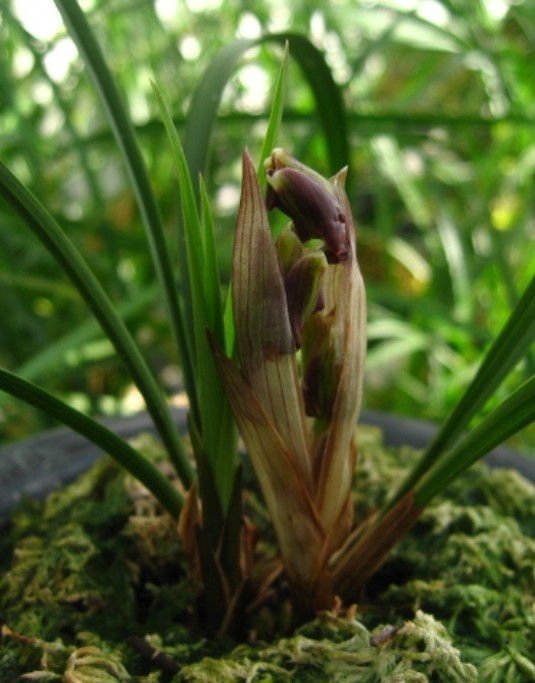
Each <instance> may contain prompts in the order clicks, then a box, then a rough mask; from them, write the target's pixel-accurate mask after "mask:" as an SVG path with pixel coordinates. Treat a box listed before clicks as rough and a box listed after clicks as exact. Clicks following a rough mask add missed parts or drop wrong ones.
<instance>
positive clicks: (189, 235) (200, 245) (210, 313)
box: [153, 84, 238, 510]
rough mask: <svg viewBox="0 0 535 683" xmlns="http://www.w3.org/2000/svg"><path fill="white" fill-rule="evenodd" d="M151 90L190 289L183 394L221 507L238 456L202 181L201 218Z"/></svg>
mask: <svg viewBox="0 0 535 683" xmlns="http://www.w3.org/2000/svg"><path fill="white" fill-rule="evenodd" d="M153 90H154V92H155V95H156V98H157V101H158V106H159V109H160V113H161V115H162V118H163V121H164V125H165V128H166V131H167V135H168V138H169V142H170V144H171V149H172V151H173V158H174V161H175V163H176V165H177V168H178V185H179V191H180V196H181V200H182V202H181V203H182V226H183V230H184V241H185V246H186V255H187V274H188V277H189V283H188V284H189V286H188V288H187V292H189V293H190V294H191V301H190V302H189V303H190V305H189V306H187V308H188V309H189V310H191V315H192V319H191V322H190V324H189V325H188V348H189V352H190V353H191V356H190V362H191V364H192V368H193V369H194V372H195V384H194V387H193V389H192V391H191V394H190V392H189V391H188V395H189V397H190V404H191V406H192V413H193V415H194V420H195V427H196V431H197V432H198V434H199V435H200V439H199V444H201V443H202V450H203V453H204V454H205V456H206V458H207V459H208V461H209V463H210V466H211V468H212V473H213V476H214V478H215V483H216V489H217V492H218V495H219V497H220V503H221V506H222V508H223V510H226V507H227V505H228V504H229V501H230V497H231V494H232V487H233V481H234V476H235V470H236V467H237V464H238V456H237V447H236V437H235V434H234V429H233V420H232V414H231V411H230V407H229V405H228V401H227V398H226V395H225V390H224V387H223V383H222V380H221V378H220V376H219V373H218V372H217V368H216V365H215V361H214V358H213V355H212V352H211V350H210V348H209V345H208V340H207V337H206V330H207V329H209V330H211V331H212V332H213V334H215V335H216V337H217V339H218V341H219V343H220V344H222V345H224V344H225V340H224V338H223V333H224V324H223V306H222V302H221V288H220V283H219V275H218V268H217V260H216V248H215V241H214V232H213V225H212V219H211V213H210V207H209V202H208V198H207V196H206V193H205V191H204V188H203V186H202V184H201V192H202V205H203V220H202V221H201V220H200V219H199V215H198V212H197V207H196V203H195V195H194V190H193V183H192V179H191V176H190V173H189V168H188V164H187V162H186V157H185V154H184V149H183V147H182V144H181V142H180V139H179V137H178V134H177V132H176V129H175V127H174V124H173V121H172V118H171V113H170V109H169V106H168V104H167V103H166V102H165V99H164V97H163V95H162V93H161V92H160V91H159V90H158V88H157V86H156V85H154V84H153ZM183 275H184V273H183Z"/></svg>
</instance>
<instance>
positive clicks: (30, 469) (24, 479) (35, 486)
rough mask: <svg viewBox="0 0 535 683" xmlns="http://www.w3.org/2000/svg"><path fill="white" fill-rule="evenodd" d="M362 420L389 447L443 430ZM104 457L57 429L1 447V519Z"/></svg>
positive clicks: (134, 422) (499, 458)
mask: <svg viewBox="0 0 535 683" xmlns="http://www.w3.org/2000/svg"><path fill="white" fill-rule="evenodd" d="M173 417H174V419H175V421H176V423H177V425H178V427H179V428H180V429H181V430H185V425H186V413H185V411H184V410H182V409H173ZM360 421H361V422H362V423H364V424H369V425H373V426H377V427H379V428H380V429H381V430H382V431H383V435H384V441H385V444H386V445H387V446H401V445H409V446H413V447H415V448H424V447H425V446H426V445H427V443H428V442H429V441H430V439H431V438H432V437H433V435H434V433H435V432H436V430H437V426H436V425H435V424H433V423H431V422H424V421H421V420H413V419H408V418H404V417H397V416H395V415H389V414H386V413H380V412H374V411H364V412H363V414H362V416H361V419H360ZM103 422H104V423H105V424H106V426H107V427H108V428H109V429H111V430H113V431H114V432H116V433H117V434H119V435H121V436H122V437H124V438H131V437H134V436H135V435H136V434H139V433H141V432H147V431H153V426H152V422H151V420H150V417H149V416H148V415H147V414H146V413H140V414H139V415H135V416H133V417H125V418H114V419H107V420H104V421H103ZM100 455H101V452H100V451H99V450H98V448H97V447H96V446H94V445H93V444H92V443H90V442H89V441H87V440H86V439H85V438H84V437H82V436H80V435H78V434H76V433H75V432H73V431H71V430H70V429H66V428H58V429H52V430H50V431H47V432H44V433H42V434H38V435H37V436H34V437H31V438H29V439H25V440H23V441H20V442H17V443H15V444H10V445H8V446H4V447H3V448H0V521H1V520H4V521H5V520H6V519H7V517H8V514H9V510H10V509H11V508H12V507H13V505H14V504H15V503H16V502H17V501H18V500H20V498H21V496H22V495H24V494H26V495H29V496H33V497H38V498H40V497H43V496H44V495H46V494H47V493H48V492H50V491H52V490H53V489H55V488H58V487H59V486H61V485H62V484H65V483H67V482H69V481H72V480H73V479H75V478H76V477H77V476H78V475H79V474H80V473H81V472H83V471H84V470H86V469H87V468H88V467H89V466H90V465H91V464H92V463H93V462H94V461H95V460H96V459H97V458H98V457H100ZM486 461H487V463H488V464H489V465H491V466H492V467H511V468H514V469H516V470H517V471H518V472H520V473H521V474H523V475H524V476H525V477H527V478H528V479H530V480H531V481H533V482H535V458H530V457H526V456H523V455H520V454H519V453H517V452H516V451H514V450H512V449H510V448H506V447H500V448H497V449H496V450H494V451H493V452H492V453H491V454H489V455H488V456H487V458H486Z"/></svg>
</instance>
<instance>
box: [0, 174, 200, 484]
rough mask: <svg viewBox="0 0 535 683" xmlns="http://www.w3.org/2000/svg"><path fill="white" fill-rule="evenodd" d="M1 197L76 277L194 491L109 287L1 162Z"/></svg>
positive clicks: (178, 442)
mask: <svg viewBox="0 0 535 683" xmlns="http://www.w3.org/2000/svg"><path fill="white" fill-rule="evenodd" d="M0 192H1V193H2V194H3V195H4V197H5V199H6V200H7V201H8V202H9V203H10V204H11V206H12V207H13V209H14V210H15V211H16V212H17V213H18V214H19V215H20V217H21V218H22V219H23V220H24V221H25V222H26V223H27V225H28V227H29V228H30V229H31V230H32V231H33V233H34V234H35V235H36V236H37V237H38V239H39V240H40V241H41V242H42V244H43V245H44V246H45V247H46V248H47V250H48V251H49V252H50V254H51V255H52V256H53V257H54V258H55V259H56V261H57V262H58V263H59V265H60V267H61V269H62V270H63V271H64V272H65V274H66V275H68V276H69V277H70V279H71V280H72V282H73V283H74V285H75V287H76V289H77V290H78V292H79V293H80V295H81V296H82V298H83V299H84V301H85V302H86V304H87V305H88V307H89V308H90V310H91V311H92V312H93V314H94V316H95V317H96V319H97V320H98V322H99V323H100V325H101V326H102V328H103V330H104V331H105V333H106V335H107V336H108V338H109V339H110V341H111V342H112V344H113V345H114V347H115V348H116V350H117V353H118V354H119V356H120V358H121V360H122V361H123V363H124V364H125V365H126V367H127V368H128V370H129V371H130V373H131V374H132V377H133V379H134V381H135V383H136V385H137V387H138V388H139V390H140V392H141V394H142V395H143V398H144V399H145V401H146V404H147V410H148V411H149V413H150V415H151V417H152V419H153V420H154V424H155V426H156V428H157V430H158V433H159V434H160V436H161V438H162V440H163V442H164V444H165V446H166V448H167V450H168V452H169V455H170V457H171V459H172V462H173V464H174V466H175V467H176V470H177V472H178V474H179V476H180V478H181V480H182V482H183V483H184V485H185V486H189V485H190V483H191V481H192V478H193V476H192V470H191V465H190V463H189V460H188V458H187V455H186V453H185V450H184V446H183V444H182V441H181V440H180V438H179V436H178V434H177V431H176V428H175V425H174V423H173V420H172V418H171V415H170V412H169V409H168V406H167V404H166V402H165V399H164V396H163V394H162V392H161V390H160V387H159V386H158V383H157V382H156V379H155V377H154V375H153V373H152V371H151V369H150V368H149V366H148V365H147V363H146V361H145V359H144V358H143V356H142V354H141V352H140V350H139V348H138V346H137V344H136V343H135V341H134V340H133V338H132V336H131V335H130V333H129V332H128V329H127V328H126V326H125V324H124V323H123V321H122V320H121V318H120V316H119V315H118V314H117V312H116V310H115V308H114V307H113V305H112V303H111V301H110V300H109V298H108V296H107V295H106V293H105V291H104V289H103V287H102V286H101V284H100V283H99V282H98V280H97V279H96V278H95V276H94V275H93V273H92V271H91V270H90V269H89V267H88V265H87V264H86V262H85V261H84V259H83V258H82V256H81V255H80V253H79V252H78V251H77V249H76V248H75V246H74V245H73V243H72V242H71V241H70V240H69V238H68V237H67V236H66V235H65V234H64V233H63V231H62V230H61V228H60V227H59V225H58V224H57V223H56V222H55V221H54V219H53V218H52V216H51V215H50V214H49V213H48V212H47V211H46V209H45V208H44V207H43V206H42V205H41V204H40V203H39V202H38V201H37V199H36V198H35V197H34V196H33V195H32V194H31V193H30V192H29V190H27V189H26V188H25V187H24V186H23V185H22V184H21V183H20V182H19V181H18V180H17V178H15V176H14V175H13V174H12V173H11V172H10V171H9V170H8V169H7V168H6V167H5V166H4V164H2V163H1V162H0Z"/></svg>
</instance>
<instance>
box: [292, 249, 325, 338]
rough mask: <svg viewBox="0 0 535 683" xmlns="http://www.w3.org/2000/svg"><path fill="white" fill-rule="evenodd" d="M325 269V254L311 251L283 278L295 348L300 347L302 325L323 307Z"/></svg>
mask: <svg viewBox="0 0 535 683" xmlns="http://www.w3.org/2000/svg"><path fill="white" fill-rule="evenodd" d="M326 269H327V260H326V258H325V254H323V253H322V252H321V251H313V252H309V253H307V254H305V255H304V256H302V257H301V258H300V259H299V260H298V261H297V263H295V264H294V265H293V266H292V267H291V268H290V270H289V271H288V274H287V275H286V277H285V278H284V286H285V288H286V301H287V305H288V317H289V318H290V327H291V328H292V334H293V337H294V342H295V345H296V347H297V348H300V346H301V334H302V330H303V325H304V324H305V322H306V321H307V320H308V318H309V317H310V316H311V315H312V314H313V313H315V312H316V311H318V310H321V308H322V307H323V305H324V303H323V302H324V299H323V295H322V292H321V281H322V278H323V274H324V273H325V271H326Z"/></svg>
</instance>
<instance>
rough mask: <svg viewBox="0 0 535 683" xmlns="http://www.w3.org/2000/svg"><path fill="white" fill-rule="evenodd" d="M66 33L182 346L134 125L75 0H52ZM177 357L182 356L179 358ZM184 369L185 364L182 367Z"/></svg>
mask: <svg viewBox="0 0 535 683" xmlns="http://www.w3.org/2000/svg"><path fill="white" fill-rule="evenodd" d="M54 1H55V3H56V6H57V8H58V9H59V11H60V13H61V15H62V17H63V20H64V21H65V25H66V27H67V29H68V31H69V34H70V36H71V38H72V39H73V41H74V42H75V44H76V46H77V48H78V50H79V52H80V55H81V56H82V58H83V60H84V62H85V65H86V67H87V69H88V72H89V75H90V77H91V79H92V81H93V84H94V86H95V89H96V91H97V93H98V95H99V97H100V100H101V102H102V105H103V107H104V109H105V111H106V114H107V115H108V119H109V122H110V126H111V128H112V131H113V134H114V136H115V140H116V142H117V146H118V147H119V149H120V151H121V153H122V156H123V159H124V162H125V165H126V169H127V172H128V175H129V177H130V180H131V182H132V187H133V189H134V193H135V196H136V199H137V203H138V206H139V210H140V212H141V215H142V218H143V223H144V225H145V229H146V233H147V239H148V242H149V247H150V251H151V255H152V260H153V263H154V267H155V268H156V272H157V274H158V278H159V281H160V284H161V286H162V291H163V294H164V297H165V301H166V306H167V310H168V313H169V320H170V324H171V329H172V333H173V335H174V339H175V343H176V344H177V347H178V349H180V350H182V349H183V347H184V329H183V328H184V323H183V317H182V313H181V310H180V303H179V299H178V293H177V287H176V283H175V277H174V274H173V269H172V264H171V258H170V255H169V249H168V248H167V245H166V241H165V237H164V231H163V226H162V221H161V217H160V213H159V211H158V207H157V204H156V200H155V198H154V193H153V191H152V187H151V184H150V180H149V177H148V173H147V169H146V166H145V163H144V161H143V156H142V154H141V150H140V148H139V145H138V143H137V140H136V137H135V134H134V128H133V126H132V122H131V121H130V119H129V117H128V114H127V111H126V108H125V105H124V103H123V99H122V97H121V94H120V92H119V89H118V87H117V84H116V82H115V80H114V78H113V75H112V73H111V71H110V69H109V67H108V65H107V64H106V60H105V58H104V55H103V54H102V51H101V49H100V46H99V44H98V42H97V40H96V38H95V35H94V34H93V31H92V30H91V27H90V25H89V23H88V22H87V20H86V18H85V16H84V13H83V12H82V10H81V9H80V7H79V5H78V3H77V2H76V0H54ZM180 360H181V361H183V360H184V359H182V358H180ZM186 372H187V367H186Z"/></svg>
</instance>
